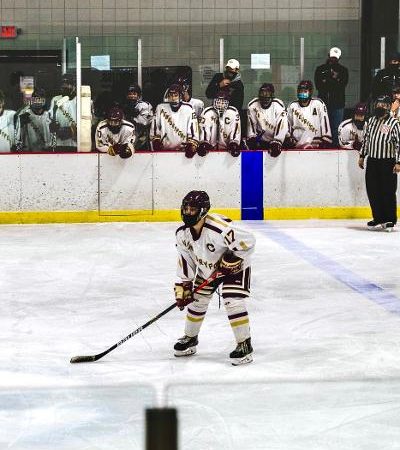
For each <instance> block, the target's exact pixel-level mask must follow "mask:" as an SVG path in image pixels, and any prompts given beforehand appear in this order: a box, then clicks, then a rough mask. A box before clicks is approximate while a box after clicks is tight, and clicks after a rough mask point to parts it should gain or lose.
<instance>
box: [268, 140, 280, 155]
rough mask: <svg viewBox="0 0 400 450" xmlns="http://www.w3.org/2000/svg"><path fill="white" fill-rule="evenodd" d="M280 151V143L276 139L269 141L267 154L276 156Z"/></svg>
mask: <svg viewBox="0 0 400 450" xmlns="http://www.w3.org/2000/svg"><path fill="white" fill-rule="evenodd" d="M281 152H282V144H281V143H280V142H278V141H271V142H270V144H269V154H270V155H271V156H272V157H273V158H276V157H278V156H279V155H280V154H281Z"/></svg>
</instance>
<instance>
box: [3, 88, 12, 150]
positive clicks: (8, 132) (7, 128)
mask: <svg viewBox="0 0 400 450" xmlns="http://www.w3.org/2000/svg"><path fill="white" fill-rule="evenodd" d="M4 106H5V96H4V93H3V91H0V153H9V152H11V151H12V150H14V149H15V128H14V116H15V111H12V110H10V109H5V107H4Z"/></svg>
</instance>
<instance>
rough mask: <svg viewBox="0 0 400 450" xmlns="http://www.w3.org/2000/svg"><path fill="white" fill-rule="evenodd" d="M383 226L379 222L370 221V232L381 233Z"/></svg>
mask: <svg viewBox="0 0 400 450" xmlns="http://www.w3.org/2000/svg"><path fill="white" fill-rule="evenodd" d="M382 226H383V224H381V223H378V222H376V221H375V220H370V221H369V222H368V223H367V227H368V229H369V230H372V231H379V230H381V229H382Z"/></svg>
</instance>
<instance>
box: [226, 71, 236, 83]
mask: <svg viewBox="0 0 400 450" xmlns="http://www.w3.org/2000/svg"><path fill="white" fill-rule="evenodd" d="M235 76H236V73H234V72H228V71H226V72H225V73H224V77H225V78H228V80H231V81H232V80H233V79H234V78H235Z"/></svg>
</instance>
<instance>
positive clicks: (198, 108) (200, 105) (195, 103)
mask: <svg viewBox="0 0 400 450" xmlns="http://www.w3.org/2000/svg"><path fill="white" fill-rule="evenodd" d="M187 103H189V105H191V106H192V108H193V109H194V112H195V113H196V116H197V117H200V115H201V113H202V112H203V109H204V102H203V100H200V99H199V98H191V99H190V100H189V101H188V102H187Z"/></svg>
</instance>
